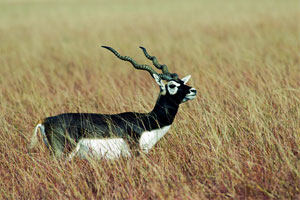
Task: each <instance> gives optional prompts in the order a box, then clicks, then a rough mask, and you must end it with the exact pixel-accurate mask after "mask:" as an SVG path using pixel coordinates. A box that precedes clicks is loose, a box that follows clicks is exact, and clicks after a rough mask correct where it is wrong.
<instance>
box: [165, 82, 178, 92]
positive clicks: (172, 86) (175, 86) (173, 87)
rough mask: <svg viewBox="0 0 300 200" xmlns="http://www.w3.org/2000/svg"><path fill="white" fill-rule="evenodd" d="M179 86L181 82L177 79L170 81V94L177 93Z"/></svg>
mask: <svg viewBox="0 0 300 200" xmlns="http://www.w3.org/2000/svg"><path fill="white" fill-rule="evenodd" d="M179 86H180V84H179V83H177V82H175V81H170V82H168V91H169V93H170V95H174V94H176V93H177V91H178V87H179Z"/></svg>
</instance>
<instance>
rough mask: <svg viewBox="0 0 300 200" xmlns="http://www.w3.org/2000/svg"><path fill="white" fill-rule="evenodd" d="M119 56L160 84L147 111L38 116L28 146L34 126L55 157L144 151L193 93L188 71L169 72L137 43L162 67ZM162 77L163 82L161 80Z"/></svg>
mask: <svg viewBox="0 0 300 200" xmlns="http://www.w3.org/2000/svg"><path fill="white" fill-rule="evenodd" d="M102 47H103V48H106V49H108V50H110V51H111V52H112V53H113V54H114V55H115V56H117V57H118V58H119V59H121V60H124V61H128V62H130V63H131V64H132V65H133V67H134V68H136V69H139V70H146V71H147V72H149V73H150V75H151V76H152V77H153V78H154V80H155V81H156V83H157V84H158V86H159V87H160V93H159V95H158V98H157V101H156V104H155V106H154V108H153V110H152V111H151V112H149V113H136V112H124V113H119V114H112V115H110V114H94V113H63V114H60V115H56V116H52V117H47V118H45V119H43V120H40V121H39V123H38V124H37V126H36V127H35V129H34V133H33V136H32V139H31V143H30V144H29V150H30V149H32V148H33V147H34V146H36V145H37V143H38V130H40V133H41V135H42V138H43V141H44V143H45V144H46V146H47V147H48V148H49V149H50V151H51V152H52V153H53V154H54V155H55V156H56V157H62V156H63V155H65V156H67V158H68V159H72V158H73V157H74V156H78V157H81V158H87V157H96V158H104V159H114V158H118V157H121V156H125V157H130V156H131V155H132V154H135V153H138V152H145V153H148V152H149V151H150V149H151V148H152V147H153V146H154V145H155V144H156V143H157V142H158V140H159V139H161V138H162V137H163V136H164V135H165V134H166V133H167V132H168V130H169V129H170V127H171V124H172V123H173V121H174V118H175V116H176V113H177V111H178V108H179V105H180V104H181V103H183V102H186V101H188V100H191V99H194V98H195V97H196V89H195V88H192V87H190V86H187V85H186V83H187V82H188V80H189V79H190V77H191V76H190V75H189V76H186V77H184V78H182V79H179V78H178V75H177V74H176V73H170V72H169V71H168V68H167V66H166V65H161V64H159V63H158V61H157V59H156V57H154V56H150V55H149V54H148V52H147V50H146V49H145V48H143V47H140V48H141V49H142V50H143V52H144V54H145V56H146V58H148V59H149V60H151V61H152V63H153V65H154V66H155V67H156V68H158V69H159V70H161V71H162V73H160V74H159V73H157V72H156V71H155V70H153V68H152V67H150V66H149V65H141V64H138V63H137V62H136V61H135V60H133V59H132V58H131V57H128V56H121V55H120V54H119V53H118V52H117V51H116V50H114V49H113V48H111V47H107V46H102ZM163 80H164V81H165V82H166V83H164V82H163Z"/></svg>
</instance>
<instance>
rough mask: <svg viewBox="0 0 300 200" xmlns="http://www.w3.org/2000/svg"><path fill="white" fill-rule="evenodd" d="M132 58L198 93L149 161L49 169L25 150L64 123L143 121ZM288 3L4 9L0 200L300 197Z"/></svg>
mask: <svg viewBox="0 0 300 200" xmlns="http://www.w3.org/2000/svg"><path fill="white" fill-rule="evenodd" d="M100 45H109V46H112V47H114V48H116V49H117V50H118V51H119V52H120V53H122V54H124V55H130V56H132V57H133V58H135V59H136V60H137V61H138V62H140V63H149V61H147V60H146V58H144V56H143V54H142V52H141V51H140V49H138V46H140V45H142V46H145V47H146V48H147V49H148V51H149V52H150V53H151V54H153V55H156V56H157V57H158V59H159V60H160V61H161V62H163V63H166V64H167V65H168V66H169V69H170V70H171V71H172V72H177V73H178V74H179V75H180V76H182V77H183V76H184V75H188V74H192V79H191V80H190V85H192V86H193V87H195V88H197V90H198V92H199V95H198V96H197V98H196V99H195V100H193V101H190V102H188V103H186V104H183V105H182V106H181V108H180V110H179V113H178V115H177V117H176V120H175V122H174V124H173V125H172V128H171V130H170V131H169V133H168V134H167V135H166V136H165V137H164V138H163V139H162V140H161V141H160V142H159V143H158V144H157V145H156V146H155V147H154V149H153V150H151V152H150V154H148V155H146V156H140V157H134V158H131V159H129V160H124V159H121V160H119V161H105V160H103V161H93V162H86V161H83V160H80V159H75V160H73V161H72V162H64V161H57V160H55V159H53V158H52V157H51V156H50V155H49V152H48V151H47V149H46V148H45V147H44V145H42V142H41V147H40V148H38V149H37V150H36V153H35V154H34V155H33V156H29V155H28V154H27V150H26V146H27V143H28V140H29V139H30V136H31V132H32V130H33V128H34V126H35V125H36V122H37V121H38V120H39V119H41V118H43V117H46V116H51V115H56V114H59V113H63V112H97V113H118V112H124V111H139V112H148V111H150V110H151V109H152V107H153V106H154V104H155V101H156V98H157V95H158V90H159V89H158V87H157V86H156V85H155V83H154V81H153V80H152V79H151V78H150V77H149V75H148V74H147V72H141V71H137V70H133V68H132V66H131V65H130V64H128V63H125V62H122V61H120V60H118V59H117V58H115V57H114V56H113V55H112V54H111V53H109V52H107V51H106V50H104V49H101V48H100ZM299 47H300V42H299V2H297V1H293V0H291V1H233V0H231V1H206V0H203V1H169V0H168V1H164V2H160V1H134V0H131V1H126V2H125V1H106V0H102V1H64V2H61V1H21V0H14V1H1V2H0V69H1V70H0V110H1V112H0V152H1V153H0V199H57V198H58V199H65V198H69V199H297V198H300V196H299V195H300V181H299V180H300V150H299V149H300V67H299V52H300V51H299Z"/></svg>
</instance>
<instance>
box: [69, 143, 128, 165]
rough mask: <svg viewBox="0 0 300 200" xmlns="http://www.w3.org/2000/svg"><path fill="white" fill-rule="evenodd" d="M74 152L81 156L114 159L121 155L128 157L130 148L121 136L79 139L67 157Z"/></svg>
mask: <svg viewBox="0 0 300 200" xmlns="http://www.w3.org/2000/svg"><path fill="white" fill-rule="evenodd" d="M76 154H78V156H79V157H81V158H88V157H91V158H98V159H100V158H105V159H115V158H119V157H121V156H124V157H130V150H129V147H128V145H127V143H126V142H125V141H124V139H122V138H113V139H81V140H79V142H78V144H77V145H76V147H75V149H74V150H73V152H72V153H71V154H70V155H69V159H70V160H71V159H72V158H73V157H74V156H75V155H76Z"/></svg>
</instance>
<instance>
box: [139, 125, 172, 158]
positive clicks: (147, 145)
mask: <svg viewBox="0 0 300 200" xmlns="http://www.w3.org/2000/svg"><path fill="white" fill-rule="evenodd" d="M170 127H171V125H169V126H165V127H163V128H160V129H155V130H152V131H145V132H144V133H142V136H141V138H140V141H139V145H140V148H141V150H142V151H143V152H145V153H148V152H149V151H150V149H151V148H152V147H153V146H154V145H155V144H156V143H157V142H158V140H160V138H162V137H163V136H164V135H165V134H166V133H167V132H168V131H169V129H170Z"/></svg>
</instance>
